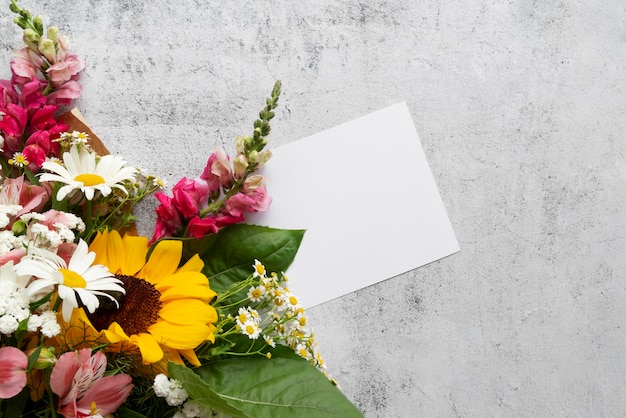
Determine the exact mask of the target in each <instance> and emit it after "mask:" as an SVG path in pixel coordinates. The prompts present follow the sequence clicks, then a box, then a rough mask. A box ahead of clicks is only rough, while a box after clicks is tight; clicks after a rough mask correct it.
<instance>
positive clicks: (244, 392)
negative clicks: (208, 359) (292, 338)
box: [183, 357, 363, 418]
mask: <svg viewBox="0 0 626 418" xmlns="http://www.w3.org/2000/svg"><path fill="white" fill-rule="evenodd" d="M196 372H197V373H198V375H199V376H200V377H201V379H202V381H203V382H204V384H205V387H206V388H207V389H208V390H210V391H211V393H212V394H215V395H217V396H219V397H220V399H221V400H222V401H223V402H226V403H227V404H228V405H229V406H231V407H233V408H236V409H237V410H240V411H242V412H243V413H244V414H245V416H247V417H250V418H266V417H272V418H291V417H307V418H335V417H342V418H352V417H355V418H357V417H361V418H362V417H363V415H362V414H361V413H360V412H359V410H358V409H357V408H356V407H355V406H354V405H353V404H352V403H351V402H350V401H349V400H348V399H347V398H346V397H345V395H343V393H341V391H340V390H339V389H338V388H337V387H336V386H335V385H333V384H332V383H331V382H330V381H329V380H328V378H327V377H326V376H324V374H322V373H321V372H320V371H319V370H317V369H316V368H315V367H313V366H311V364H310V363H309V362H307V361H306V360H304V359H302V358H297V359H296V358H287V357H280V358H279V357H277V358H272V359H270V360H268V359H266V358H262V357H247V358H233V359H227V360H221V361H216V362H213V363H209V364H207V365H204V366H202V367H200V368H198V369H196ZM183 386H185V389H187V386H186V385H185V383H183Z"/></svg>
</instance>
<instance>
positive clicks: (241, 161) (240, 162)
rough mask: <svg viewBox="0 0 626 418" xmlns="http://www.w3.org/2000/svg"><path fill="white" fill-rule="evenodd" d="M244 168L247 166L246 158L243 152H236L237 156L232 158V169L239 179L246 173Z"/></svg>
mask: <svg viewBox="0 0 626 418" xmlns="http://www.w3.org/2000/svg"><path fill="white" fill-rule="evenodd" d="M246 168H248V160H247V159H246V156H245V155H243V154H237V156H236V157H235V158H234V159H233V169H234V174H235V177H236V178H238V179H240V178H242V177H243V175H244V174H245V173H246Z"/></svg>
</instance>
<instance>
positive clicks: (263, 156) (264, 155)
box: [258, 150, 272, 167]
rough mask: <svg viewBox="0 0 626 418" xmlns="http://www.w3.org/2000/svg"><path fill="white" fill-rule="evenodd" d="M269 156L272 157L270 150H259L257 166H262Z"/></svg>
mask: <svg viewBox="0 0 626 418" xmlns="http://www.w3.org/2000/svg"><path fill="white" fill-rule="evenodd" d="M270 158H272V152H271V151H270V150H264V151H261V152H260V153H259V159H258V163H259V167H262V166H264V165H265V163H267V162H268V161H269V160H270Z"/></svg>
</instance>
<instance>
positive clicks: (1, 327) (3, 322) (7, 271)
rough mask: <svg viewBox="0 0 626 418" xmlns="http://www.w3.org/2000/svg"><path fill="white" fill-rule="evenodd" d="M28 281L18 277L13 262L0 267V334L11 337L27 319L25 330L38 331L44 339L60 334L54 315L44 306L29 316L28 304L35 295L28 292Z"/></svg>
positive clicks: (47, 306)
mask: <svg viewBox="0 0 626 418" xmlns="http://www.w3.org/2000/svg"><path fill="white" fill-rule="evenodd" d="M27 284H28V281H27V280H24V279H23V278H21V277H18V276H17V275H16V273H15V270H14V267H13V262H9V263H7V264H5V265H3V266H2V267H0V295H1V297H0V334H3V335H11V334H13V333H14V332H15V331H17V329H18V327H19V326H20V323H21V322H22V321H24V320H25V319H27V318H28V322H27V328H26V329H27V330H28V331H30V332H36V331H38V330H39V331H40V332H41V334H43V335H44V336H45V337H48V338H50V337H54V336H55V335H57V334H59V333H60V332H61V327H60V326H59V324H58V322H57V319H56V314H55V313H54V312H53V311H51V310H50V309H49V308H50V307H49V305H48V304H45V305H43V306H41V307H39V309H38V310H37V311H36V312H33V313H32V314H31V312H30V303H31V302H33V301H34V300H33V299H36V295H33V294H31V293H30V292H29V289H28V288H27Z"/></svg>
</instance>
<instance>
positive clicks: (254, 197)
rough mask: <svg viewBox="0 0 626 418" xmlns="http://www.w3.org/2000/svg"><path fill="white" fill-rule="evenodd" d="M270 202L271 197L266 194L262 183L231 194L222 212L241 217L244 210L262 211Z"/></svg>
mask: <svg viewBox="0 0 626 418" xmlns="http://www.w3.org/2000/svg"><path fill="white" fill-rule="evenodd" d="M271 203H272V198H271V197H270V196H269V195H268V194H267V189H266V188H265V186H263V185H259V186H257V187H255V188H254V189H253V190H250V191H248V192H247V193H244V192H240V193H237V194H235V195H233V196H231V197H230V198H229V199H228V200H227V201H226V203H225V204H224V209H223V210H222V212H223V213H225V214H227V215H230V216H234V217H241V216H243V213H244V212H264V211H266V210H267V208H269V206H270V204H271Z"/></svg>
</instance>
